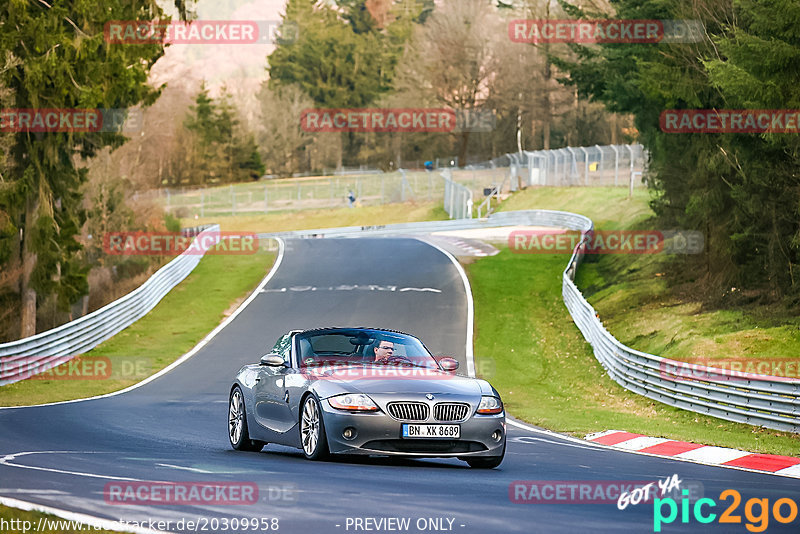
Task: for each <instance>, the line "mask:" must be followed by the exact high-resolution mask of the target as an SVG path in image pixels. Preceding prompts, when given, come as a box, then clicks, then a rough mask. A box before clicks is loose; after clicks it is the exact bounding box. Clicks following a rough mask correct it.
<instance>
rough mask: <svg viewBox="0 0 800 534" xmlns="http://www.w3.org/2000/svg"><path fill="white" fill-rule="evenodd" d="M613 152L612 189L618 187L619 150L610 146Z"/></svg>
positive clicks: (614, 146)
mask: <svg viewBox="0 0 800 534" xmlns="http://www.w3.org/2000/svg"><path fill="white" fill-rule="evenodd" d="M611 148H612V149H613V150H614V187H616V186H618V185H619V149H617V147H616V145H611Z"/></svg>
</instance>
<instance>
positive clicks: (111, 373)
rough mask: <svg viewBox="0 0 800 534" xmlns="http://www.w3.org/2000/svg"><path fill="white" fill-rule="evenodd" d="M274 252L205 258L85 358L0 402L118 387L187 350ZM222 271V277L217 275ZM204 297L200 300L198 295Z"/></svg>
mask: <svg viewBox="0 0 800 534" xmlns="http://www.w3.org/2000/svg"><path fill="white" fill-rule="evenodd" d="M274 261H275V252H266V251H263V252H259V253H258V254H251V255H213V254H209V255H206V256H205V257H203V259H202V260H201V261H200V263H199V264H198V265H197V267H195V269H194V271H192V273H191V274H190V275H189V276H188V277H186V279H185V280H183V281H182V282H181V283H180V284H178V285H177V286H175V288H173V289H172V291H170V292H169V293H168V294H167V295H166V296H165V297H164V298H163V299H162V300H161V302H159V303H158V304H157V305H156V307H155V308H153V310H152V311H151V312H150V313H148V314H147V315H145V316H144V317H142V318H141V319H139V320H138V321H136V322H135V323H134V324H133V325H131V326H129V327H128V328H126V329H125V330H123V331H122V332H120V333H119V334H117V335H115V336H114V337H112V338H110V339H108V340H106V341H105V342H103V343H102V344H100V345H99V346H98V347H96V348H95V349H93V350H91V351H90V352H88V353H87V354H86V355H85V356H82V357H80V358H76V359H74V360H71V362H72V367H70V365H71V362H67V363H65V364H62V365H60V366H58V367H56V368H54V369H52V370H50V371H47V372H45V373H43V374H41V375H37V376H35V377H32V378H29V379H27V380H22V381H20V382H16V383H14V384H9V385H6V386H3V387H0V405H2V406H21V405H29V404H42V403H47V402H58V401H64V400H72V399H79V398H83V397H91V396H94V395H102V394H105V393H110V392H112V391H118V390H120V389H124V388H126V387H128V386H131V385H133V384H135V383H137V382H140V381H141V380H143V379H145V378H147V377H148V376H150V375H152V374H153V373H155V372H157V371H159V370H161V369H163V368H164V367H166V366H167V365H169V364H170V363H172V362H174V361H175V360H177V359H178V358H179V357H180V356H181V355H183V354H185V353H186V352H188V351H189V350H190V349H191V348H192V347H193V346H194V345H196V344H197V343H198V342H199V341H200V340H201V339H203V337H205V335H206V334H208V332H210V331H211V330H213V329H214V327H216V326H217V325H218V324H219V323H220V322H221V321H222V320H223V319H224V318H225V317H227V316H228V315H230V314H231V313H232V312H233V310H235V309H236V307H237V306H238V304H239V303H240V302H241V301H243V300H244V299H245V298H246V297H247V295H248V294H249V293H250V292H251V291H252V290H253V289H254V288H255V287H256V286H257V285H258V283H259V282H260V281H261V279H263V278H264V276H265V275H266V273H267V272H268V271H269V269H270V268H271V267H272V264H273V263H274ZM220 272H225V274H226V275H225V276H219V273H220ZM199 296H202V298H198V297H199Z"/></svg>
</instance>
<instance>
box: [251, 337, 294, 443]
mask: <svg viewBox="0 0 800 534" xmlns="http://www.w3.org/2000/svg"><path fill="white" fill-rule="evenodd" d="M292 339H293V336H292V334H291V333H289V334H286V335H284V336H283V337H281V338H280V339H279V340H278V341H277V343H275V346H274V347H273V348H272V351H271V352H274V353H275V354H279V355H280V356H281V357H283V361H284V362H285V363H286V364H285V365H284V366H280V367H271V366H269V365H262V366H261V367H260V368H259V370H258V377H257V378H256V385H255V387H254V388H253V391H254V393H255V410H254V413H255V416H256V421H258V423H259V424H260V425H261V426H263V427H264V428H266V429H267V430H269V431H270V432H271V433H273V435H274V437H273V441H277V442H283V441H284V440H283V439H281V436H282V435H283V434H285V433H286V431H288V430H289V429H291V428H292V427H293V426H294V425H295V423H296V421H294V416H293V415H292V413H291V410H290V408H289V406H290V405H289V396H288V392H287V389H286V376H287V374H293V373H294V370H292V369H291V356H292Z"/></svg>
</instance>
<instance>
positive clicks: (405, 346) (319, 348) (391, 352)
mask: <svg viewBox="0 0 800 534" xmlns="http://www.w3.org/2000/svg"><path fill="white" fill-rule="evenodd" d="M298 347H299V351H300V352H299V354H300V365H301V367H310V366H317V365H329V364H370V365H413V366H417V367H425V368H428V369H437V368H438V367H439V366H438V364H437V362H436V360H435V359H434V358H433V356H431V354H430V352H428V350H427V349H426V348H425V346H424V345H423V344H422V342H420V340H418V339H417V338H415V337H412V336H409V335H407V334H400V333H396V332H386V331H382V330H363V329H357V330H324V331H315V332H307V333H304V334H299V335H298Z"/></svg>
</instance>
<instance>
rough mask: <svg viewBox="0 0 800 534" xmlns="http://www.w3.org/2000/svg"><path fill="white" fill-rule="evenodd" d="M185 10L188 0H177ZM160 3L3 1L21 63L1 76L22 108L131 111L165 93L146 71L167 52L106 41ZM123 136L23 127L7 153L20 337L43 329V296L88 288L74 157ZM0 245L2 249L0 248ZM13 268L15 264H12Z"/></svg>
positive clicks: (3, 41) (0, 200)
mask: <svg viewBox="0 0 800 534" xmlns="http://www.w3.org/2000/svg"><path fill="white" fill-rule="evenodd" d="M176 7H178V10H179V12H180V13H181V15H182V16H184V17H185V16H187V12H186V9H187V3H186V2H185V1H184V0H176ZM162 15H163V13H162V11H161V9H160V8H159V7H158V6H157V5H156V3H155V2H151V1H149V0H132V1H129V2H125V3H119V2H116V1H114V0H96V1H94V2H84V1H79V0H61V1H58V2H51V3H48V2H43V1H42V2H28V1H25V0H7V1H5V2H3V3H2V4H0V28H2V31H0V50H4V51H6V53H7V54H11V55H12V56H13V57H14V58H16V59H17V60H18V62H19V63H18V64H17V65H16V66H14V67H13V68H10V69H7V70H4V71H2V73H0V81H1V82H2V83H0V85H3V86H5V87H7V88H8V89H10V90H11V92H12V95H13V97H12V98H13V102H12V103H11V104H12V107H13V108H17V109H37V108H66V109H87V108H106V109H126V108H129V107H131V106H134V105H137V104H144V105H148V104H150V103H152V102H153V101H154V100H155V99H156V98H157V97H158V90H155V89H153V88H151V87H149V86H148V85H147V74H148V72H149V70H150V68H151V66H152V65H153V63H154V62H155V61H156V60H157V59H158V58H159V57H160V56H161V55H162V54H163V46H162V45H161V44H160V43H153V44H142V45H136V46H130V45H122V44H109V43H107V42H105V40H104V35H103V29H104V24H105V23H106V22H107V21H110V20H132V19H134V20H136V19H138V20H154V19H161V18H163V16H162ZM124 140H125V138H124V137H123V136H122V135H120V134H118V133H114V132H61V133H53V132H47V133H31V132H23V133H17V134H15V135H14V136H13V141H12V146H11V148H10V151H9V156H8V159H9V160H10V170H8V172H7V173H6V174H7V176H6V177H5V179H6V182H5V184H4V185H5V187H3V188H2V190H0V212H5V213H7V214H8V215H9V219H10V224H12V225H13V227H14V233H13V236H11V237H8V236H7V234H5V235H6V238H5V240H6V241H8V240H12V241H13V240H14V239H15V236H19V235H20V234H21V236H22V239H21V242H19V243H18V244H16V245H15V244H14V243H12V244H11V248H12V249H15V250H16V251H17V252H16V254H15V255H14V256H15V257H13V258H10V259H9V260H8V261H9V262H10V263H13V264H15V265H16V266H19V267H21V272H22V274H21V278H20V280H19V292H20V296H21V301H22V312H21V320H20V323H21V324H20V335H21V336H22V337H24V336H29V335H32V334H34V333H35V332H36V303H37V295H42V296H47V295H51V294H55V295H57V298H58V302H59V303H60V304H61V306H62V307H63V306H65V305H67V304H69V303H70V302H72V301H74V300H75V299H76V298H77V297H78V296H79V295H81V294H83V293H85V292H86V289H87V285H86V270H87V269H86V266H85V265H82V262H81V258H80V248H81V247H80V245H79V244H78V242H77V241H76V240H75V235H76V234H77V233H78V231H79V229H80V227H81V225H82V224H83V221H84V219H85V214H84V213H83V211H82V209H81V201H82V198H81V195H80V193H79V188H80V185H81V183H83V182H84V181H85V179H86V170H85V169H81V168H78V167H77V166H76V163H75V157H76V156H77V157H79V158H88V157H91V156H93V155H94V154H95V153H96V152H97V150H98V149H100V148H102V147H106V146H108V147H117V146H119V145H120V144H122V143H123V142H124ZM0 248H5V247H2V246H0ZM9 267H11V268H13V266H12V265H9Z"/></svg>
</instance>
